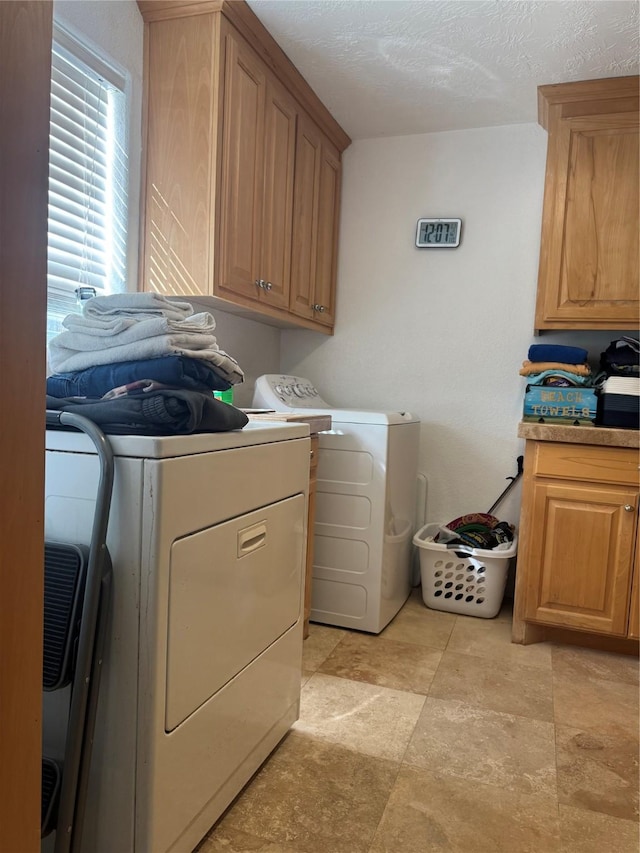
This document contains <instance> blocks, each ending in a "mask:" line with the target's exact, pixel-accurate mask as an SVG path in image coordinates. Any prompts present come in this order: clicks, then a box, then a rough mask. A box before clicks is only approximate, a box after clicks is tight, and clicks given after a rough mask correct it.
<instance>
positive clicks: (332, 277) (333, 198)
mask: <svg viewBox="0 0 640 853" xmlns="http://www.w3.org/2000/svg"><path fill="white" fill-rule="evenodd" d="M339 211H340V158H339V156H338V152H337V151H336V150H335V149H334V148H333V146H331V145H330V144H329V143H328V142H326V141H325V142H324V143H323V146H322V156H321V158H320V186H319V191H318V244H317V253H316V280H315V288H314V300H315V301H314V305H316V306H317V307H316V309H315V312H314V314H315V316H314V319H315V320H317V321H318V322H319V323H322V324H323V325H325V326H333V324H334V321H335V313H336V310H335V293H336V266H337V260H338V226H339Z"/></svg>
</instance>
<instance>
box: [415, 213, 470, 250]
mask: <svg viewBox="0 0 640 853" xmlns="http://www.w3.org/2000/svg"><path fill="white" fill-rule="evenodd" d="M461 232H462V220H461V219H418V227H417V229H416V246H417V247H418V248H419V249H455V248H456V246H459V245H460V234H461Z"/></svg>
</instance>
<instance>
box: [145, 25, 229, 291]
mask: <svg viewBox="0 0 640 853" xmlns="http://www.w3.org/2000/svg"><path fill="white" fill-rule="evenodd" d="M218 26H219V19H218V18H217V17H216V16H214V15H205V16H198V17H188V18H184V19H179V20H171V21H166V22H161V23H156V24H154V36H153V39H151V40H149V39H147V40H146V45H147V61H148V74H147V76H146V89H147V102H146V103H147V109H146V113H147V116H148V119H147V125H146V145H145V148H146V168H147V172H148V174H149V175H151V176H152V179H151V180H149V181H147V184H146V189H145V210H146V233H145V235H144V240H143V247H144V248H143V252H144V268H145V269H146V285H145V286H146V288H147V289H148V290H153V291H155V292H157V293H161V294H163V295H165V296H175V295H183V294H191V295H194V296H195V295H197V294H202V293H205V292H206V288H207V287H208V282H209V281H210V280H211V275H210V269H211V264H212V252H213V248H212V240H213V233H212V222H213V217H214V207H213V202H212V192H213V180H214V175H213V169H214V168H215V166H214V162H215V161H214V160H212V156H211V155H212V152H214V151H215V143H216V137H215V134H214V113H215V108H216V91H217V87H216V85H215V80H214V78H215V73H216V67H217V65H216V61H217V59H218V57H217V56H216V55H215V46H216V45H217V43H218V41H217V38H216V35H215V33H216V31H217V27H218Z"/></svg>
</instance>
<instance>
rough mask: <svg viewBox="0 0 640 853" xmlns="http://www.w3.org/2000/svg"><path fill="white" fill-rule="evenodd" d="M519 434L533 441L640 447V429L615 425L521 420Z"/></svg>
mask: <svg viewBox="0 0 640 853" xmlns="http://www.w3.org/2000/svg"><path fill="white" fill-rule="evenodd" d="M518 436H519V437H520V438H527V439H530V440H533V441H562V442H567V443H570V444H598V445H602V446H605V447H631V448H636V447H640V431H638V430H637V429H616V428H615V427H597V426H593V427H591V426H572V425H571V424H537V423H533V422H530V421H520V423H519V424H518Z"/></svg>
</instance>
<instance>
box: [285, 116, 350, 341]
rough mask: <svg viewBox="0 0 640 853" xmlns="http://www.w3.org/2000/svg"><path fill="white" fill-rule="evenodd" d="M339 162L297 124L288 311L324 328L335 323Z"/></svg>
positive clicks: (310, 127)
mask: <svg viewBox="0 0 640 853" xmlns="http://www.w3.org/2000/svg"><path fill="white" fill-rule="evenodd" d="M340 169H341V167H340V156H339V154H338V151H337V150H336V149H335V148H334V147H333V145H332V144H331V143H330V141H329V140H328V139H327V138H326V137H325V136H324V135H323V134H322V133H321V132H320V130H319V129H318V128H317V126H316V125H314V123H313V122H311V121H309V120H308V119H307V118H306V117H305V116H303V115H301V116H299V118H298V142H297V152H296V179H295V186H294V201H293V247H292V249H293V256H292V262H291V267H292V273H291V301H290V306H291V311H292V312H293V313H294V314H298V315H299V316H301V317H306V318H309V319H313V320H314V321H315V322H316V323H320V324H322V325H324V326H327V327H328V328H331V327H333V324H334V322H335V288H336V266H337V259H338V227H339V216H340Z"/></svg>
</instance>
